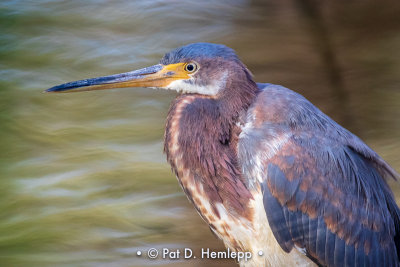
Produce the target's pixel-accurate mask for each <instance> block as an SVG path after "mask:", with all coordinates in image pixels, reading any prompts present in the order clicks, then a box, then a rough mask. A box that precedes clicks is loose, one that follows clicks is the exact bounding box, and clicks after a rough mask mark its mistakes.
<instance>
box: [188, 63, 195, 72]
mask: <svg viewBox="0 0 400 267" xmlns="http://www.w3.org/2000/svg"><path fill="white" fill-rule="evenodd" d="M196 70H197V65H196V63H194V62H191V63H188V64H186V65H185V71H187V72H195V71H196Z"/></svg>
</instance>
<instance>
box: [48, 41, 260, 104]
mask: <svg viewBox="0 0 400 267" xmlns="http://www.w3.org/2000/svg"><path fill="white" fill-rule="evenodd" d="M247 80H248V81H250V82H252V83H254V82H253V81H252V78H251V74H250V72H249V71H248V70H247V68H246V67H245V66H244V65H243V63H242V62H241V61H240V60H239V58H238V57H237V56H236V54H235V52H234V51H233V50H232V49H231V48H228V47H226V46H224V45H220V44H210V43H194V44H189V45H186V46H182V47H179V48H177V49H175V50H173V51H171V52H169V53H167V54H166V55H165V56H164V57H163V58H162V59H161V61H160V63H159V64H157V65H154V66H151V67H147V68H143V69H140V70H135V71H130V72H125V73H121V74H115V75H110V76H104V77H98V78H92V79H86V80H80V81H75V82H69V83H65V84H61V85H57V86H54V87H52V88H50V89H47V90H46V92H77V91H90V90H102V89H110V88H122V87H150V88H162V89H170V90H175V91H178V92H181V93H194V94H201V95H209V96H213V97H218V96H219V95H221V94H222V92H224V91H226V90H228V89H229V88H230V87H231V86H232V83H234V82H235V81H242V82H245V81H247Z"/></svg>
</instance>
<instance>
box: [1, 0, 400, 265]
mask: <svg viewBox="0 0 400 267" xmlns="http://www.w3.org/2000/svg"><path fill="white" fill-rule="evenodd" d="M399 14H400V2H399V1H388V0H385V1H379V2H378V1H372V0H363V1H361V0H359V1H329V2H328V1H317V0H315V1H313V0H304V1H300V0H298V1H296V0H290V1H289V0H283V1H261V0H260V1H245V0H233V1H231V0H230V1H227V0H225V1H207V0H205V1H197V0H189V1H175V0H170V1H167V0H165V1H130V0H115V1H111V0H110V1H105V0H104V1H102V0H88V1H79V0H65V1H58V0H47V1H46V0H42V1H29V0H26V1H22V0H20V1H18V0H14V1H7V0H3V1H1V2H0V218H1V220H0V266H147V265H157V266H214V265H216V264H217V263H218V264H220V266H231V265H232V264H233V261H230V260H227V261H220V262H218V261H196V260H191V261H184V260H181V261H167V260H148V259H146V257H143V256H142V257H137V256H136V254H135V253H136V251H137V250H138V249H142V250H146V249H148V248H150V247H155V248H162V247H168V248H171V249H172V248H184V247H190V248H192V249H193V250H198V249H199V248H202V247H210V248H214V249H222V248H223V246H222V244H221V242H220V241H218V240H217V239H216V238H215V237H214V236H213V235H212V234H211V233H210V231H209V230H208V228H207V226H206V225H205V223H203V222H202V221H201V219H200V217H199V216H198V215H197V213H196V212H195V210H194V209H193V207H192V206H191V205H190V204H189V202H188V201H187V199H186V197H185V196H184V194H183V192H182V191H181V188H180V187H179V185H178V183H177V181H176V179H175V178H174V176H173V175H172V173H171V171H170V167H169V166H168V164H167V163H166V160H165V156H164V155H163V153H162V136H163V128H164V121H165V117H166V113H167V110H168V107H169V103H170V102H171V100H172V99H173V98H174V97H175V95H176V94H175V93H173V92H166V91H159V90H158V91H155V90H150V89H141V88H139V89H120V90H110V91H97V92H89V93H87V92H86V93H76V94H59V95H57V94H42V93H41V92H42V91H43V90H44V89H46V88H49V87H51V86H53V85H56V84H59V83H64V82H67V81H72V80H78V79H83V78H89V77H96V76H101V75H108V74H114V73H118V72H125V71H130V70H133V69H137V68H141V67H145V66H148V65H153V64H156V63H157V62H158V60H159V59H160V58H161V56H162V55H163V54H164V53H166V52H168V51H169V50H171V49H173V48H175V47H177V46H180V45H183V44H187V43H191V42H199V41H202V42H217V43H223V44H226V45H228V46H230V47H232V48H234V49H235V50H236V51H237V53H238V55H239V56H240V58H241V59H242V60H243V62H244V63H245V64H246V65H247V66H248V67H249V69H250V70H251V71H252V72H253V74H254V75H255V78H256V80H257V81H259V82H270V83H277V84H282V85H284V86H286V87H289V88H291V89H293V90H295V91H297V92H299V93H301V94H303V95H304V96H306V97H307V98H308V99H309V100H311V101H312V102H313V103H314V104H315V105H317V106H318V107H319V108H321V109H322V110H323V111H324V112H326V113H327V114H329V115H330V116H331V117H332V118H334V119H335V120H336V121H338V122H339V123H341V124H342V125H343V126H345V127H346V128H348V129H349V130H351V131H353V132H354V133H356V134H357V135H358V136H360V137H361V138H362V139H363V140H364V141H365V142H366V143H367V144H369V145H370V146H371V147H372V148H373V149H375V150H376V151H377V152H378V153H379V154H380V155H381V156H382V157H383V158H384V159H385V160H387V161H388V162H389V163H390V164H391V165H392V166H393V167H394V168H395V169H396V170H398V171H399V170H400V16H399ZM391 185H392V187H393V189H394V191H395V195H396V198H397V199H399V197H400V190H399V186H398V185H395V184H394V183H393V182H391Z"/></svg>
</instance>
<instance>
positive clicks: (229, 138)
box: [164, 91, 256, 216]
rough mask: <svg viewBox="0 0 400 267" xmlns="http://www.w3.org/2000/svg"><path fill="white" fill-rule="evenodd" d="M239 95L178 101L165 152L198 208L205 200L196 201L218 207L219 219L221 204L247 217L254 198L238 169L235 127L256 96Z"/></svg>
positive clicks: (186, 97)
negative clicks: (249, 203)
mask: <svg viewBox="0 0 400 267" xmlns="http://www.w3.org/2000/svg"><path fill="white" fill-rule="evenodd" d="M237 93H239V92H235V91H233V92H231V94H230V95H226V96H224V98H219V99H214V98H211V97H207V96H200V95H182V96H179V97H178V98H177V99H175V101H174V102H173V103H172V105H171V108H170V110H169V114H168V118H167V124H166V130H165V146H164V149H165V152H166V154H167V159H168V161H169V163H170V164H171V166H172V169H173V170H174V171H175V173H176V175H177V177H178V180H179V181H180V183H181V185H182V187H183V189H184V191H185V193H186V194H187V195H188V197H189V198H190V199H191V200H192V201H193V202H194V204H195V206H196V207H198V206H201V204H199V203H198V202H199V201H200V200H199V198H197V200H196V198H195V199H193V198H192V197H191V196H192V195H200V196H203V199H206V200H207V201H208V202H211V203H213V205H212V207H213V208H214V210H213V212H214V213H216V214H218V210H217V208H216V207H217V206H218V205H216V204H217V203H221V204H222V205H223V206H224V207H225V208H226V210H230V211H233V212H235V213H237V214H241V215H243V216H245V214H246V213H247V212H248V209H247V202H248V201H249V200H250V199H251V198H252V197H251V194H250V192H249V190H248V188H247V183H246V181H245V180H244V179H243V175H242V174H241V171H240V168H239V163H238V158H237V140H238V136H239V134H240V131H241V130H240V127H239V126H237V123H236V122H237V121H238V120H239V116H240V114H241V113H245V111H246V110H247V108H248V107H249V105H250V104H251V103H252V101H253V100H254V98H255V96H256V92H254V93H249V94H242V95H239V94H237ZM235 94H236V96H235ZM237 196H241V197H240V198H238V197H237ZM214 204H215V205H214Z"/></svg>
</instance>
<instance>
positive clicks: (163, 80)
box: [44, 63, 190, 93]
mask: <svg viewBox="0 0 400 267" xmlns="http://www.w3.org/2000/svg"><path fill="white" fill-rule="evenodd" d="M183 65H184V64H182V63H177V64H171V65H166V66H164V65H161V64H157V65H154V66H151V67H147V68H144V69H140V70H135V71H130V72H125V73H120V74H114V75H110V76H103V77H98V78H92V79H86V80H80V81H75V82H69V83H64V84H60V85H57V86H54V87H51V88H49V89H47V90H45V91H44V92H52V93H68V92H80V91H91V90H104V89H111V88H123V87H157V88H163V87H166V86H168V84H170V83H171V82H173V81H175V80H179V79H188V78H190V77H189V76H188V75H187V73H186V72H185V71H184V66H183Z"/></svg>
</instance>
